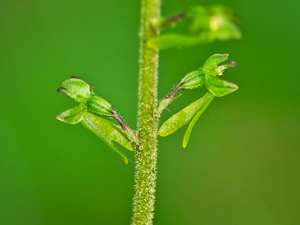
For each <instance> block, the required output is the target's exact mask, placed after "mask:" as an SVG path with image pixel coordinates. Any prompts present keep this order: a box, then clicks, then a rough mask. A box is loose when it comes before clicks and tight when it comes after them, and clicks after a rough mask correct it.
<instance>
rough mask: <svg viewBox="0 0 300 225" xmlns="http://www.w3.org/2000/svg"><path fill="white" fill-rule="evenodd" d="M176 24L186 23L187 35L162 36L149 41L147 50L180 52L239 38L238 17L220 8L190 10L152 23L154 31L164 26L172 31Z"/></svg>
mask: <svg viewBox="0 0 300 225" xmlns="http://www.w3.org/2000/svg"><path fill="white" fill-rule="evenodd" d="M179 20H186V21H187V22H188V24H189V30H190V33H188V34H178V33H162V34H161V35H159V36H157V37H154V38H152V39H150V40H149V41H148V46H149V47H150V48H152V49H168V48H173V47H176V48H182V47H192V46H196V45H199V44H207V43H210V42H213V41H215V40H220V41H227V40H231V39H241V37H242V34H241V32H240V30H239V29H238V27H237V26H236V25H235V21H237V17H236V16H235V15H234V13H233V11H232V10H231V9H230V8H228V7H224V6H220V5H213V6H210V7H203V6H193V7H191V8H190V9H189V10H188V11H186V12H184V13H180V14H178V15H174V16H171V17H169V18H161V19H160V20H159V21H153V28H154V29H160V28H164V27H167V26H170V27H173V28H174V27H175V26H176V23H177V22H178V21H179Z"/></svg>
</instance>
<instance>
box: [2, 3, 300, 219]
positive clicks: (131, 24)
mask: <svg viewBox="0 0 300 225" xmlns="http://www.w3.org/2000/svg"><path fill="white" fill-rule="evenodd" d="M215 2H218V3H223V4H225V5H229V6H231V7H233V8H234V9H235V11H236V12H237V13H238V15H240V16H241V18H242V23H241V30H242V32H243V39H242V40H240V41H230V42H216V43H213V44H209V45H206V46H198V47H196V48H192V49H181V50H176V49H171V50H165V51H162V52H161V57H160V59H161V60H160V67H159V72H160V76H159V97H160V98H162V97H164V96H165V95H166V94H167V93H168V92H169V91H170V89H171V88H172V87H173V86H174V85H175V84H176V83H177V82H178V80H179V79H180V78H181V77H182V76H183V75H184V74H186V73H187V72H189V71H191V70H194V69H196V68H198V67H199V66H201V65H203V62H204V60H205V59H206V58H207V57H209V56H210V55H212V54H214V53H230V58H229V59H230V60H234V61H237V62H238V66H237V67H236V68H234V69H230V70H228V71H226V72H225V74H224V77H225V79H227V80H230V81H232V82H235V83H237V84H238V85H239V87H240V89H239V90H238V91H237V92H235V93H234V94H231V95H229V96H226V97H224V98H217V99H215V100H214V101H213V102H212V104H211V105H210V106H209V107H208V109H207V110H206V112H205V113H204V114H203V116H202V117H201V118H200V120H199V121H198V122H197V124H196V126H195V128H194V130H193V132H192V136H191V139H190V143H189V145H188V147H187V148H186V149H183V148H182V145H181V143H182V138H183V135H184V132H185V130H186V127H185V128H182V129H180V130H179V131H177V132H176V133H174V134H173V135H171V136H169V137H166V138H159V158H158V181H157V200H156V210H155V219H154V224H157V225H159V224H164V225H181V224H189V225H200V224H201V225H227V224H228V225H232V224H237V225H241V224H242V225H244V224H245V225H248V224H249V225H252V224H255V225H258V224H263V225H268V224H270V225H294V224H295V225H296V224H300V173H299V170H300V163H299V162H300V152H299V151H300V128H299V127H300V117H299V110H300V104H299V103H300V93H299V86H300V79H299V78H300V77H299V50H300V44H299V39H300V37H299V34H300V27H299V20H300V14H299V8H300V1H296V0H293V1H292V0H290V1H287V0H275V1H271V0H262V1H259V0H254V1H240V0H231V1H229V0H219V1H211V0H210V1H208V0H202V1H200V0H199V1H196V0H179V1H171V0H162V13H163V15H172V14H174V13H177V12H180V11H182V10H185V9H187V8H188V7H189V6H191V5H195V4H204V5H208V4H212V3H215ZM139 16H140V3H139V1H121V0H118V1H104V0H102V1H96V0H86V1H79V0H73V1H57V0H26V1H21V0H1V1H0V85H1V94H0V100H1V101H0V102H1V106H0V112H1V114H0V115H1V119H0V123H1V124H0V139H1V147H0V149H1V150H0V224H3V225H14V224H16V225H21V224H26V225H27V224H30V225H35V224H37V225H40V224H43V225H52V224H55V225H67V224H72V225H77V224H78V225H79V224H129V223H130V218H131V201H132V196H133V172H134V164H133V163H132V162H130V163H129V164H128V165H125V164H124V163H123V162H122V160H120V158H119V157H118V156H117V155H116V154H115V153H114V152H112V151H111V150H110V149H109V148H108V147H107V146H106V145H105V144H104V143H103V142H101V140H100V139H98V138H97V137H96V136H95V135H94V134H92V133H90V132H89V131H88V130H86V129H85V128H84V127H83V126H82V125H80V124H78V125H67V124H64V123H61V122H59V121H57V120H55V119H54V116H55V115H56V114H57V113H59V112H61V111H64V110H66V109H68V108H70V107H72V106H73V105H74V101H72V100H71V99H69V98H67V97H66V96H65V95H61V94H57V93H56V88H57V87H58V86H59V83H60V82H61V81H63V80H65V79H67V78H69V77H70V76H71V75H75V76H79V77H82V78H83V79H84V80H86V81H87V82H89V83H90V84H93V85H95V86H96V93H98V94H101V95H103V96H104V97H105V98H107V99H109V100H110V101H111V102H112V103H113V104H114V106H115V108H116V109H117V111H118V112H119V113H120V114H121V115H122V116H123V118H125V120H126V121H127V122H128V123H129V124H130V125H131V126H132V127H134V128H135V127H136V115H137V94H136V93H137V89H138V86H137V85H138V82H137V77H138V53H139V51H138V48H139V39H138V31H139V21H140V19H139ZM203 93H204V89H203V90H193V91H188V92H184V95H183V97H181V98H180V99H179V100H177V101H176V102H175V103H174V104H173V105H172V106H170V108H169V109H170V111H171V112H172V113H176V112H177V111H179V110H180V109H181V108H183V107H184V106H186V105H187V104H188V103H190V102H192V101H194V100H196V99H197V98H199V97H200V96H201V95H202V94H203ZM171 115H172V114H171V113H170V112H168V111H165V112H164V113H163V115H162V119H161V121H165V120H166V119H167V118H168V117H170V116H171ZM123 152H125V154H126V155H127V156H128V157H129V158H130V160H131V161H134V155H133V154H132V153H131V152H129V151H126V150H123Z"/></svg>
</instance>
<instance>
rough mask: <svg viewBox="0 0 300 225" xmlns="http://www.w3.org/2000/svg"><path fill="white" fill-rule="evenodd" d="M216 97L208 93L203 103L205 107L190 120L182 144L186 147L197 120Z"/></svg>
mask: <svg viewBox="0 0 300 225" xmlns="http://www.w3.org/2000/svg"><path fill="white" fill-rule="evenodd" d="M214 97H215V96H213V95H212V94H210V93H208V95H207V96H206V99H205V102H203V104H202V106H203V107H202V108H201V109H200V111H199V112H198V113H197V114H196V115H195V116H194V118H193V119H192V121H191V122H190V124H189V127H188V129H187V131H186V132H185V134H184V137H183V142H182V146H183V147H184V148H185V147H186V146H187V144H188V142H189V139H190V135H191V132H192V129H193V127H194V125H195V123H196V122H197V120H198V119H199V117H200V116H201V115H202V113H203V112H204V111H205V109H206V108H207V107H208V106H209V104H210V103H211V101H212V100H213V99H214Z"/></svg>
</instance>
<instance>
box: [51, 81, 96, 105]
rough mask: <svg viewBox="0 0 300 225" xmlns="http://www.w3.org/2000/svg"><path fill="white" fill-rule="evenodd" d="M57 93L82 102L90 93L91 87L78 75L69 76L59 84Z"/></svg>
mask: <svg viewBox="0 0 300 225" xmlns="http://www.w3.org/2000/svg"><path fill="white" fill-rule="evenodd" d="M60 86H61V87H59V88H58V89H57V92H58V93H63V94H66V95H67V96H68V97H70V98H72V99H74V100H75V101H77V102H83V101H85V100H87V99H89V98H90V97H91V95H92V92H91V87H90V85H89V84H87V83H86V82H85V81H83V80H82V79H80V78H78V77H71V78H70V79H67V80H65V81H63V82H62V83H61V84H60Z"/></svg>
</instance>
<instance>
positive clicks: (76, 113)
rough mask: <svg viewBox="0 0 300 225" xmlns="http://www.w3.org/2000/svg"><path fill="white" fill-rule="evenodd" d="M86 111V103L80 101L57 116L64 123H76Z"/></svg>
mask: <svg viewBox="0 0 300 225" xmlns="http://www.w3.org/2000/svg"><path fill="white" fill-rule="evenodd" d="M86 111H87V109H86V107H85V106H84V103H80V104H78V105H77V106H75V107H73V108H71V109H68V110H66V111H64V112H61V113H59V114H57V115H56V116H55V118H56V119H58V120H59V121H62V122H64V123H68V124H76V123H79V122H80V121H81V120H82V118H83V116H84V114H85V113H86Z"/></svg>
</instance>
